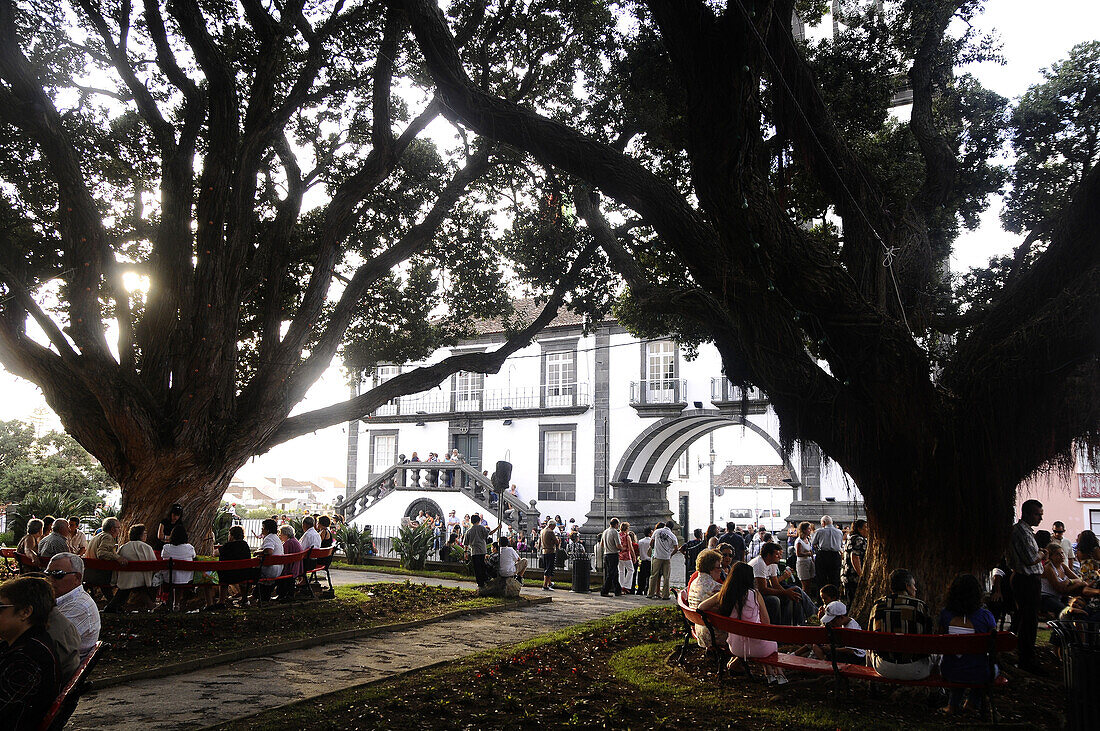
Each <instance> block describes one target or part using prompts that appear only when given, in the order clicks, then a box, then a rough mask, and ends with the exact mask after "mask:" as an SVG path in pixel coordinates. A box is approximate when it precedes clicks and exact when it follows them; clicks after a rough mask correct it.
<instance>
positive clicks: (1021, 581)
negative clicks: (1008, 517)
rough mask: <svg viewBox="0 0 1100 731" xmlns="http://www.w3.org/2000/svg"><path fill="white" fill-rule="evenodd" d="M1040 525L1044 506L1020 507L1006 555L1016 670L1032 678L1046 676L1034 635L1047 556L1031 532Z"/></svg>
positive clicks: (1028, 504) (1027, 504) (1035, 503)
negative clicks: (1012, 604) (1009, 568)
mask: <svg viewBox="0 0 1100 731" xmlns="http://www.w3.org/2000/svg"><path fill="white" fill-rule="evenodd" d="M1042 522H1043V504H1042V503H1041V502H1039V501H1038V500H1026V501H1024V504H1023V505H1022V506H1020V520H1019V521H1018V522H1017V523H1016V525H1014V526H1012V545H1011V548H1010V550H1009V552H1008V554H1009V555H1008V558H1009V561H1010V562H1011V564H1012V595H1013V597H1014V598H1015V599H1016V613H1015V614H1013V615H1012V629H1013V630H1014V631H1015V632H1016V636H1017V637H1018V638H1019V644H1018V646H1017V649H1016V652H1017V654H1018V656H1019V658H1020V663H1019V667H1020V669H1021V670H1026V671H1028V672H1029V673H1032V674H1034V675H1044V674H1045V673H1044V672H1043V670H1042V668H1041V667H1040V666H1039V663H1038V662H1037V661H1036V660H1035V634H1036V631H1037V629H1038V627H1037V624H1038V622H1039V597H1040V593H1041V591H1042V574H1043V560H1044V559H1046V557H1047V554H1046V551H1044V550H1041V549H1040V548H1039V545H1038V544H1037V543H1036V542H1035V534H1034V533H1033V532H1032V529H1033V528H1035V526H1037V525H1039V524H1040V523H1042ZM1017 620H1019V622H1017Z"/></svg>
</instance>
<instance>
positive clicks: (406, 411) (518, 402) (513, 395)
mask: <svg viewBox="0 0 1100 731" xmlns="http://www.w3.org/2000/svg"><path fill="white" fill-rule="evenodd" d="M591 405H592V399H591V395H590V392H589V387H588V384H587V383H553V384H548V385H545V386H524V387H518V388H499V389H483V388H476V389H469V390H464V391H453V392H451V393H440V392H430V393H426V394H413V395H410V396H401V397H400V398H396V399H394V400H392V401H389V402H387V403H385V404H383V405H382V406H379V407H378V408H377V409H375V411H374V414H373V415H374V416H409V417H414V416H425V415H427V414H444V413H449V412H453V411H458V412H471V411H475V412H476V411H509V410H513V411H519V410H521V409H553V408H569V407H573V406H591Z"/></svg>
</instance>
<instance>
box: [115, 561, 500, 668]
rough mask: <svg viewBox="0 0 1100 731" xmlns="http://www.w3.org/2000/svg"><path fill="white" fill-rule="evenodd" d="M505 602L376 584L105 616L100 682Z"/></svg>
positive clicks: (464, 593) (442, 589) (463, 592)
mask: <svg viewBox="0 0 1100 731" xmlns="http://www.w3.org/2000/svg"><path fill="white" fill-rule="evenodd" d="M501 603H503V600H501V599H496V598H482V597H477V596H475V595H474V592H472V591H468V590H466V589H457V588H451V587H445V586H429V585H425V584H413V583H411V582H405V583H400V584H398V583H377V584H364V585H355V586H338V587H336V596H335V598H333V599H319V600H313V601H301V602H295V603H292V604H274V603H273V604H269V605H265V606H264V607H261V608H255V607H254V608H251V609H228V610H222V611H216V612H192V613H184V612H144V613H136V614H103V615H101V616H102V622H103V626H102V630H101V631H100V639H101V640H103V641H105V642H107V643H108V645H109V646H108V647H106V648H105V651H104V652H103V653H102V654H101V659H100V662H99V665H98V667H97V668H96V672H95V676H114V675H121V674H123V673H133V672H138V671H142V670H147V669H149V668H154V667H160V666H162V665H175V664H178V663H183V662H187V661H189V660H194V659H197V658H203V657H208V656H211V655H217V654H222V653H229V652H234V651H236V650H240V649H243V648H248V647H255V646H256V645H261V646H262V645H264V644H274V643H279V642H288V641H292V640H298V639H303V638H307V637H312V636H315V635H323V634H330V633H334V632H340V631H343V630H351V629H363V628H368V627H376V626H380V625H386V624H393V623H395V622H408V621H411V620H416V619H422V618H425V617H430V616H433V615H437V614H442V613H444V612H449V611H454V610H456V609H476V608H481V607H488V606H495V605H497V604H501Z"/></svg>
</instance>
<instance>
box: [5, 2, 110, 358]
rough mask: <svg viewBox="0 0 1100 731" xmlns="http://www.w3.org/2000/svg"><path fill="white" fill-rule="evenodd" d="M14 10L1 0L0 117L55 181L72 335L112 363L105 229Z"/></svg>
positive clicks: (95, 355) (86, 349)
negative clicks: (105, 301)
mask: <svg viewBox="0 0 1100 731" xmlns="http://www.w3.org/2000/svg"><path fill="white" fill-rule="evenodd" d="M14 13H15V7H14V4H13V2H12V0H0V78H2V79H3V80H4V81H5V82H7V83H6V85H0V118H3V119H5V120H6V121H7V122H8V123H10V124H12V125H14V126H16V127H17V128H19V129H21V130H23V131H24V132H25V133H26V134H27V135H29V136H30V137H31V138H33V139H34V140H35V141H36V142H37V143H38V144H39V146H40V148H41V150H42V154H43V156H44V157H45V159H46V161H47V163H48V165H49V167H50V170H51V173H52V175H53V178H54V180H56V182H57V192H58V202H59V210H58V219H59V223H60V226H59V228H60V231H61V240H62V246H63V248H64V251H65V263H66V267H67V268H68V269H69V270H71V272H72V273H71V274H70V276H69V277H68V278H67V280H66V281H67V282H68V284H69V298H68V299H69V301H70V313H71V320H70V323H69V331H70V333H71V335H72V338H73V340H74V342H75V343H76V344H77V346H78V347H79V348H80V349H81V351H82V352H83V353H84V354H85V355H87V356H89V357H91V358H94V359H96V360H99V361H100V362H101V363H107V362H110V363H113V358H111V354H110V351H109V350H108V348H107V340H106V337H105V333H104V328H103V319H102V312H101V309H100V302H99V291H100V278H101V276H102V273H103V269H104V267H105V266H106V264H107V262H109V261H110V260H111V259H112V258H113V257H112V256H111V254H110V251H109V249H108V247H107V235H106V231H105V230H104V228H103V222H102V217H101V216H100V214H99V211H98V209H97V207H96V204H95V200H94V199H93V198H92V195H91V192H90V191H89V190H88V188H87V186H86V185H85V184H84V177H83V173H82V170H81V167H80V156H79V155H78V154H77V152H76V150H75V148H74V147H73V145H72V144H71V142H70V141H69V138H68V133H67V132H66V130H65V127H64V124H63V123H62V120H61V116H60V115H59V114H58V112H57V108H56V107H55V106H54V104H53V101H52V100H51V99H50V98H49V96H47V94H46V92H45V91H44V90H43V88H42V86H41V84H40V83H39V82H38V79H37V76H36V74H35V73H34V70H33V69H32V68H31V66H30V63H29V62H28V61H27V58H26V57H25V56H24V55H23V53H22V51H21V50H20V47H19V43H18V40H17V38H16V34H15V19H14Z"/></svg>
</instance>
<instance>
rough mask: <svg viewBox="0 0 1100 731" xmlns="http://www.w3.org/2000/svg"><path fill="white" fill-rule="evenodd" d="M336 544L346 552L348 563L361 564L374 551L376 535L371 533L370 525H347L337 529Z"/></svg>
mask: <svg viewBox="0 0 1100 731" xmlns="http://www.w3.org/2000/svg"><path fill="white" fill-rule="evenodd" d="M336 545H337V546H339V548H340V550H341V551H343V552H344V557H345V558H346V559H347V562H348V563H350V564H361V563H364V562H365V559H366V557H367V556H369V555H370V554H372V553H374V536H372V535H371V530H370V526H367V527H366V528H359V527H358V526H354V525H345V526H342V527H341V528H340V529H339V530H338V531H336Z"/></svg>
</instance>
